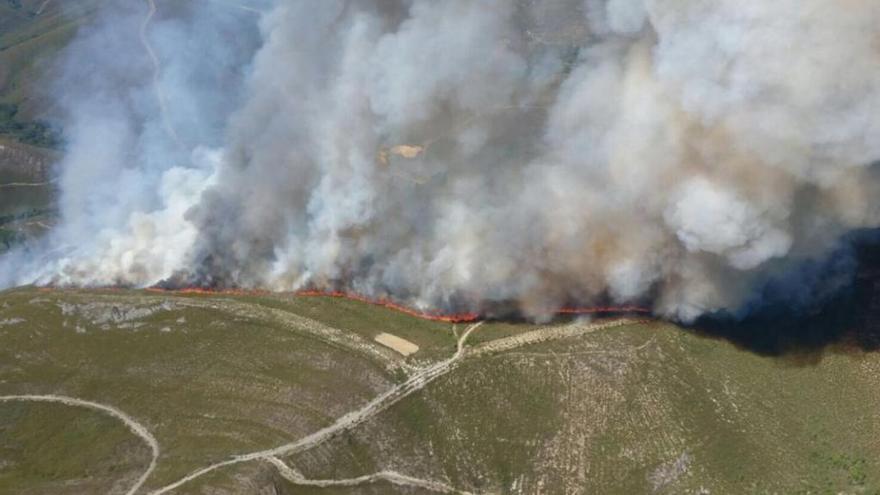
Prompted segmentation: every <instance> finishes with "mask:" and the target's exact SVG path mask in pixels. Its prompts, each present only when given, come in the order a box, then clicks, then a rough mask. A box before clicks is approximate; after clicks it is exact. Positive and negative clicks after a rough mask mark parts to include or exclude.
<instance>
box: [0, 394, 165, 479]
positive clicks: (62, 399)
mask: <svg viewBox="0 0 880 495" xmlns="http://www.w3.org/2000/svg"><path fill="white" fill-rule="evenodd" d="M0 402H54V403H58V404H64V405H66V406H74V407H84V408H87V409H92V410H95V411H98V412H102V413H104V414H107V415H109V416H113V417H114V418H116V419H118V420H120V421H122V422H123V423H125V426H127V427H128V429H129V430H131V432H132V433H134V434H135V435H137V436H139V437H140V438H141V439H143V441H144V442H146V443H147V445H149V446H150V451H151V452H152V458H151V459H150V465H149V466H148V467H147V469H146V471H144V473H143V474H142V475H141V476H140V478H138V479H137V481H136V482H135V483H134V485H132V486H131V488H129V489H128V491H127V492H125V493H126V495H134V494H135V493H136V492H137V491H138V490H139V489H140V488H141V486H142V485H143V484H144V482H145V481H147V478H149V477H150V474H152V473H153V469H155V468H156V462H157V461H158V459H159V442H157V441H156V439H155V438H154V437H153V435H152V434H151V433H150V432H149V430H147V428H146V427H145V426H144V425H142V424H140V423H138V422H137V420H135V419H134V418H132V417H131V416H129V415H128V414H125V413H124V412H122V411H120V410H119V409H116V408H115V407H113V406H108V405H105V404H99V403H97V402H91V401H87V400H82V399H77V398H75V397H66V396H63V395H4V396H0Z"/></svg>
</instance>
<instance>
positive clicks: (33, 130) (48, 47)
mask: <svg viewBox="0 0 880 495" xmlns="http://www.w3.org/2000/svg"><path fill="white" fill-rule="evenodd" d="M104 1H106V0H77V1H76V2H69V1H61V0H51V1H48V2H47V1H46V0H0V136H8V137H12V138H14V139H17V140H19V141H21V142H24V143H28V144H33V145H35V146H41V147H58V146H59V145H60V144H61V143H60V140H59V135H60V133H59V132H58V130H57V129H53V128H52V127H51V126H49V125H48V124H47V123H46V122H45V118H44V112H45V109H46V108H47V107H48V104H47V102H46V101H44V100H43V99H42V96H41V95H42V93H43V92H42V91H40V89H41V88H42V86H41V85H42V81H43V80H44V78H43V76H44V75H45V74H46V73H47V72H48V71H49V70H50V69H51V66H52V60H53V59H54V57H55V56H56V55H57V53H58V52H59V51H60V50H61V49H62V48H63V47H64V46H65V45H66V44H67V43H68V42H69V41H70V39H71V38H72V37H73V36H74V34H75V33H76V30H77V29H78V28H79V26H81V25H82V24H83V23H85V22H87V21H88V20H89V19H91V18H92V17H93V16H94V15H95V13H96V12H97V7H98V6H99V5H100V4H101V3H102V2H104Z"/></svg>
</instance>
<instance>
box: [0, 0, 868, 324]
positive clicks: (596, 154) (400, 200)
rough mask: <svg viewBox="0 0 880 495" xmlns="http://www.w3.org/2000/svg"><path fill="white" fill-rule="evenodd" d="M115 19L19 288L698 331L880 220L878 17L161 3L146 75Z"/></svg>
mask: <svg viewBox="0 0 880 495" xmlns="http://www.w3.org/2000/svg"><path fill="white" fill-rule="evenodd" d="M117 3H118V5H114V6H112V7H108V8H107V9H105V12H104V15H103V16H102V22H99V23H98V24H96V25H95V26H92V27H90V28H89V29H86V30H84V31H83V32H82V33H81V34H80V35H79V36H78V38H77V40H76V41H75V42H74V44H73V45H72V46H71V47H70V48H69V49H68V50H67V55H66V57H65V58H64V63H63V67H62V70H61V74H62V75H61V76H60V79H59V80H60V82H59V83H58V84H56V88H58V94H59V95H60V96H59V104H60V106H61V107H62V108H64V110H65V112H66V115H67V117H66V126H65V128H66V129H67V130H68V140H69V149H68V152H67V155H66V158H65V159H64V161H63V162H62V163H61V164H60V168H59V170H60V173H61V177H62V189H63V196H62V199H61V208H62V216H63V218H62V222H61V225H60V226H59V227H58V228H57V230H56V231H55V232H54V233H53V234H52V235H51V237H50V238H49V239H48V241H47V244H46V247H42V248H36V249H35V248H32V249H30V250H29V251H28V252H22V251H19V252H16V253H12V254H10V255H7V256H6V257H5V258H4V260H3V261H2V262H0V263H2V264H0V268H2V273H4V275H2V276H0V279H2V280H3V281H5V283H6V284H15V283H27V282H33V281H36V282H38V283H57V284H72V285H107V284H126V285H134V286H149V285H153V284H157V283H160V282H162V281H167V280H172V281H173V283H176V284H181V285H189V284H199V285H209V286H222V287H232V286H234V287H243V288H267V289H272V290H296V289H301V288H321V289H344V290H351V291H356V292H359V293H362V294H365V295H369V296H376V297H380V296H381V297H391V298H394V299H396V300H398V301H401V302H404V303H406V304H409V305H412V306H416V307H419V308H439V309H445V310H461V309H468V310H486V308H490V307H493V305H498V304H505V305H508V306H509V305H511V304H512V305H514V306H515V307H516V309H517V310H518V311H521V312H522V313H524V314H526V315H529V316H531V317H535V318H542V317H546V316H548V315H550V314H552V313H553V312H554V311H555V310H557V309H558V308H560V307H561V306H564V305H571V304H577V305H589V304H592V303H595V302H597V301H601V300H605V299H611V300H613V301H616V302H630V301H651V302H652V304H653V305H654V308H655V310H656V311H657V312H658V313H660V314H662V315H665V316H669V317H673V318H679V319H682V320H692V319H693V318H695V317H697V316H699V315H701V314H703V313H706V312H711V311H719V310H728V311H734V312H735V311H738V310H739V309H740V308H742V307H743V305H745V304H747V303H748V301H750V300H751V299H752V298H753V297H754V294H755V293H756V291H758V290H760V289H761V288H762V287H763V286H764V285H765V284H766V283H767V282H768V280H772V279H774V277H789V278H790V273H791V272H792V271H793V270H797V269H798V267H799V266H800V265H801V264H803V263H806V262H818V261H821V260H823V259H825V258H827V257H828V256H830V255H831V254H832V253H834V252H835V248H836V247H837V246H838V244H839V242H840V240H841V238H843V237H844V236H846V235H847V234H848V233H850V232H852V231H854V230H857V229H863V228H874V227H877V226H878V223H880V216H878V208H880V199H878V198H880V176H878V171H877V168H876V167H875V166H872V164H873V163H874V162H875V161H876V160H878V159H880V121H878V120H877V119H876V117H875V116H876V115H878V114H880V28H878V26H880V4H877V2H875V1H872V0H846V1H841V0H779V1H776V2H763V1H758V0H755V1H742V0H684V1H682V0H675V1H673V0H546V1H539V0H533V1H529V0H518V1H511V0H481V1H474V0H444V1H435V0H360V1H341V0H338V1H337V0H322V1H317V0H311V1H310V0H299V1H293V0H289V1H283V2H281V1H279V2H277V3H271V2H264V3H261V4H259V5H257V6H256V10H260V11H261V12H262V13H261V14H256V13H254V12H253V11H251V10H246V9H244V8H240V7H242V6H241V5H239V6H236V4H235V2H234V1H233V0H229V2H225V1H224V2H219V1H217V2H210V1H197V2H192V3H189V4H188V6H180V5H177V4H176V3H175V4H174V5H175V6H166V3H165V2H162V1H161V0H157V5H158V12H157V14H156V18H155V19H153V20H152V22H151V23H150V24H149V25H148V26H147V27H148V28H149V29H148V30H146V31H147V33H146V35H147V38H148V39H147V41H148V44H149V45H150V46H152V47H153V48H154V50H155V51H156V55H157V58H158V59H159V61H160V70H159V71H158V73H157V72H155V71H154V69H155V68H154V67H152V66H151V63H150V59H149V57H147V56H146V54H145V47H144V43H142V42H141V41H142V40H139V39H138V37H137V36H135V35H134V34H133V33H137V32H138V26H140V25H141V23H143V21H144V19H145V16H146V15H147V6H146V5H141V4H135V3H133V2H117ZM168 4H169V5H170V4H171V2H168ZM245 7H254V4H250V5H246V6H245ZM154 79H155V80H154Z"/></svg>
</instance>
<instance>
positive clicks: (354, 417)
mask: <svg viewBox="0 0 880 495" xmlns="http://www.w3.org/2000/svg"><path fill="white" fill-rule="evenodd" d="M482 324H483V322H479V323H475V324H473V325H471V326H470V327H468V329H467V330H466V331H465V332H464V333H463V334H462V336H461V338H459V339H458V344H457V348H456V351H455V354H453V355H452V357H450V358H449V359H445V360H443V361H440V362H439V363H436V364H433V365H431V366H428V367H427V368H423V369H421V370H419V371H417V372H416V373H415V374H413V376H411V377H410V378H409V379H407V380H406V381H405V382H403V383H401V384H399V385H396V386H394V387H392V388H391V389H389V390H388V391H387V392H384V393H382V394H381V395H379V396H378V397H376V398H375V399H373V400H371V401H370V402H368V403H367V404H366V405H365V406H364V407H362V408H360V409H357V410H355V411H351V412H349V413H348V414H345V415H344V416H342V417H340V418H339V419H337V420H336V421H335V422H334V423H333V424H331V425H329V426H327V427H325V428H322V429H320V430H318V431H316V432H314V433H311V434H309V435H306V436H305V437H302V438H300V439H299V440H297V441H295V442H291V443H287V444H284V445H281V446H279V447H275V448H273V449H268V450H260V451H257V452H251V453H249V454H241V455H237V456H233V457H232V458H230V459H227V460H225V461H221V462H217V463H214V464H211V465H209V466H205V467H203V468H201V469H199V470H197V471H194V472H192V473H190V474H189V475H187V476H185V477H183V478H181V479H179V480H177V481H175V482H174V483H171V484H170V485H166V486H163V487H162V488H159V489H157V490H154V491H152V492H150V495H161V494H163V493H168V492H170V491H171V490H174V489H176V488H179V487H180V486H182V485H185V484H186V483H189V482H190V481H193V480H194V479H196V478H199V477H201V476H204V475H205V474H208V473H210V472H212V471H215V470H217V469H220V468H222V467H226V466H231V465H234V464H241V463H243V462H250V461H255V460H268V461H269V462H272V461H271V458H273V457H276V456H279V455H288V454H293V453H296V452H302V451H304V450H308V449H310V448H312V447H315V446H317V445H319V444H321V443H323V442H324V441H326V440H328V439H330V438H331V437H333V436H334V435H336V434H338V433H340V432H342V431H345V430H348V429H351V428H354V427H355V426H357V425H359V424H361V423H363V422H364V421H366V420H368V419H370V418H372V417H373V416H375V415H376V414H378V413H380V412H382V411H384V410H385V409H387V408H389V407H391V405H393V404H395V403H396V402H398V401H400V400H401V399H403V398H404V397H406V396H408V395H410V394H412V393H413V392H416V391H418V390H421V389H422V388H424V387H425V385H427V384H428V383H430V382H432V381H434V380H435V379H437V378H438V377H440V376H442V375H444V374H446V373H448V372H449V371H451V370H452V369H453V367H454V366H455V364H457V362H458V361H459V360H460V359H461V357H462V356H463V355H464V344H465V342H466V341H467V338H468V336H469V335H470V334H471V332H473V331H474V330H476V329H477V328H479V327H480V325H482Z"/></svg>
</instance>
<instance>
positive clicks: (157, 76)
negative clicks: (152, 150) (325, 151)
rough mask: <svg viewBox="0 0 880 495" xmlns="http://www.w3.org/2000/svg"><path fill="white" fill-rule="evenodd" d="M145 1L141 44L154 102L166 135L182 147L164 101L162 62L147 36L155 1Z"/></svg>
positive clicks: (154, 9)
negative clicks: (147, 59) (149, 70)
mask: <svg viewBox="0 0 880 495" xmlns="http://www.w3.org/2000/svg"><path fill="white" fill-rule="evenodd" d="M146 1H147V4H148V5H149V10H148V11H147V16H146V17H145V18H144V21H143V22H142V23H141V30H140V38H141V45H143V47H144V51H146V52H147V55H148V56H149V57H150V62H151V63H152V64H153V91H154V92H155V93H156V103H157V104H158V105H159V113H160V114H161V116H162V125H163V126H164V127H165V132H167V133H168V136H169V137H170V138H171V139H173V140H174V142H175V144H177V145H178V146H179V147H181V148H183V144H182V142H181V141H180V137H178V135H177V131H175V130H174V126H173V125H171V120H170V119H169V118H168V105H167V103H166V98H165V93H163V92H162V84H161V82H162V81H161V78H162V63H161V62H160V61H159V56H158V55H156V51H155V50H153V45H151V44H150V39H149V37H148V36H147V31H148V30H149V28H150V22H152V20H153V17H154V16H155V15H156V1H155V0H146Z"/></svg>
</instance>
